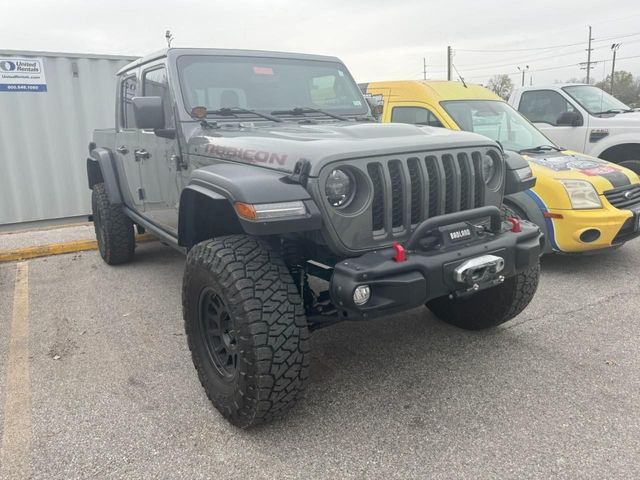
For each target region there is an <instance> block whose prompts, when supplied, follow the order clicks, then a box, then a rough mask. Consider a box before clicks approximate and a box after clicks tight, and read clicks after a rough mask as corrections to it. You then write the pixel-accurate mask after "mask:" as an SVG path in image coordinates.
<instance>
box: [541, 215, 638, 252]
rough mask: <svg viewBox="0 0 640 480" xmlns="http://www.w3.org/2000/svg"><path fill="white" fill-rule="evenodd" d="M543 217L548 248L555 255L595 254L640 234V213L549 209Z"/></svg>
mask: <svg viewBox="0 0 640 480" xmlns="http://www.w3.org/2000/svg"><path fill="white" fill-rule="evenodd" d="M546 215H547V230H549V233H548V238H549V241H550V243H551V248H552V249H553V250H554V251H556V252H558V253H569V254H570V253H589V252H592V253H597V252H600V251H603V250H606V249H610V248H615V247H619V246H620V245H622V244H624V243H625V242H627V241H629V240H631V239H633V238H636V237H637V236H639V235H640V231H639V230H638V225H639V224H638V216H639V215H640V211H639V212H633V211H629V210H618V209H617V208H613V207H605V208H602V209H598V210H549V211H548V212H547V213H546ZM548 217H561V218H548Z"/></svg>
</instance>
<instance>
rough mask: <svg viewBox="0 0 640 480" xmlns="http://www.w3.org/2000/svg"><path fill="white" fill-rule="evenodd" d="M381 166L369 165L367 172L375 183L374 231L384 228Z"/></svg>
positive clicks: (373, 204) (372, 210)
mask: <svg viewBox="0 0 640 480" xmlns="http://www.w3.org/2000/svg"><path fill="white" fill-rule="evenodd" d="M381 169H382V168H381V166H380V165H379V164H377V163H370V164H369V165H367V172H368V173H369V177H370V178H371V182H372V183H373V202H372V204H371V212H372V220H373V225H372V228H373V231H374V232H375V231H376V230H382V229H383V228H384V185H383V183H382V172H381Z"/></svg>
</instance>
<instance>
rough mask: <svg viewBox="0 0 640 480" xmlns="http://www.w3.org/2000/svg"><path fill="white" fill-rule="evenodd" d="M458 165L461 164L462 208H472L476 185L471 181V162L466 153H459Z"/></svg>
mask: <svg viewBox="0 0 640 480" xmlns="http://www.w3.org/2000/svg"><path fill="white" fill-rule="evenodd" d="M458 165H460V210H468V209H470V208H471V199H472V198H474V188H473V187H474V185H473V182H472V181H471V176H472V174H471V168H470V165H471V164H470V163H469V157H468V156H467V154H466V153H459V154H458Z"/></svg>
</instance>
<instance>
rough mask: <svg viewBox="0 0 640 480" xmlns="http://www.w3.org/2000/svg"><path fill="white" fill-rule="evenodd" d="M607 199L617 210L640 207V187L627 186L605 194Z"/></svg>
mask: <svg viewBox="0 0 640 480" xmlns="http://www.w3.org/2000/svg"><path fill="white" fill-rule="evenodd" d="M604 196H605V198H606V199H607V200H608V201H609V203H610V204H611V205H613V206H614V207H616V208H624V209H626V208H629V207H632V206H635V205H640V185H638V184H635V185H625V186H623V187H618V188H614V189H612V190H607V191H606V192H604Z"/></svg>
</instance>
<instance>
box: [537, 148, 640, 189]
mask: <svg viewBox="0 0 640 480" xmlns="http://www.w3.org/2000/svg"><path fill="white" fill-rule="evenodd" d="M526 158H527V160H529V161H531V162H533V163H535V164H537V165H540V166H542V167H546V168H549V169H551V170H553V171H554V172H568V171H571V170H576V171H579V172H580V173H583V174H584V175H587V176H589V177H603V178H605V179H606V180H608V181H609V183H611V185H613V188H617V187H624V186H626V185H630V184H631V181H630V180H629V177H627V175H625V173H624V172H622V171H621V170H620V169H619V168H618V167H617V166H615V165H612V164H610V163H609V162H606V161H604V160H600V159H596V158H581V157H579V156H577V155H557V156H554V157H541V156H535V155H530V156H529V155H527V157H526Z"/></svg>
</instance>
